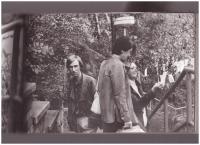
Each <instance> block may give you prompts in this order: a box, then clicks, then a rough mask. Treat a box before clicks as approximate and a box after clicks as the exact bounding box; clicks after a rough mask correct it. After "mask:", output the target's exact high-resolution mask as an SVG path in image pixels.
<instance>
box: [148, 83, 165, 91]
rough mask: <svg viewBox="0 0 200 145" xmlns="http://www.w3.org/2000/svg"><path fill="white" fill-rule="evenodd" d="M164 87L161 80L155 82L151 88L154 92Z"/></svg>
mask: <svg viewBox="0 0 200 145" xmlns="http://www.w3.org/2000/svg"><path fill="white" fill-rule="evenodd" d="M163 88H164V84H163V83H161V82H157V83H155V84H154V86H153V87H152V88H151V90H152V92H154V93H155V92H157V91H159V90H162V89H163Z"/></svg>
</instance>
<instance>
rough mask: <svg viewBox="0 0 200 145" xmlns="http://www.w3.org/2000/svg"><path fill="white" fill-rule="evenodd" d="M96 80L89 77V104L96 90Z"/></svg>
mask: <svg viewBox="0 0 200 145" xmlns="http://www.w3.org/2000/svg"><path fill="white" fill-rule="evenodd" d="M96 83H97V82H96V80H95V79H94V78H92V79H91V81H90V84H89V88H88V91H89V92H90V94H89V95H90V96H89V100H90V104H92V102H93V100H94V94H95V92H96Z"/></svg>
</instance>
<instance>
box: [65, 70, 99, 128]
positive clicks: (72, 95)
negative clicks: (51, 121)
mask: <svg viewBox="0 0 200 145" xmlns="http://www.w3.org/2000/svg"><path fill="white" fill-rule="evenodd" d="M95 87H96V80H95V79H94V78H93V77H91V76H88V75H86V74H83V73H82V79H81V81H80V82H78V84H75V82H74V81H73V80H70V83H69V88H68V92H67V104H68V122H69V125H70V128H73V127H72V126H76V119H77V118H79V117H83V116H88V115H89V114H90V113H91V111H90V108H91V105H92V102H93V100H94V94H95V91H96V88H95ZM72 130H74V129H72Z"/></svg>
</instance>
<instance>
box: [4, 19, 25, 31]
mask: <svg viewBox="0 0 200 145" xmlns="http://www.w3.org/2000/svg"><path fill="white" fill-rule="evenodd" d="M16 25H23V19H17V20H14V21H13V22H10V23H8V24H5V25H3V26H2V27H1V33H2V34H3V33H5V32H7V31H8V30H10V29H12V28H14V27H15V26H16Z"/></svg>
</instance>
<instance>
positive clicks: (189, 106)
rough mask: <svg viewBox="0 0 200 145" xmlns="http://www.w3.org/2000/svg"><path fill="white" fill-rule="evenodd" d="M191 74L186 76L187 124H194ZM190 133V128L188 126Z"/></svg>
mask: <svg viewBox="0 0 200 145" xmlns="http://www.w3.org/2000/svg"><path fill="white" fill-rule="evenodd" d="M191 80H192V79H191V73H187V74H186V86H187V123H191V122H192V81H191ZM187 131H189V126H187Z"/></svg>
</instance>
